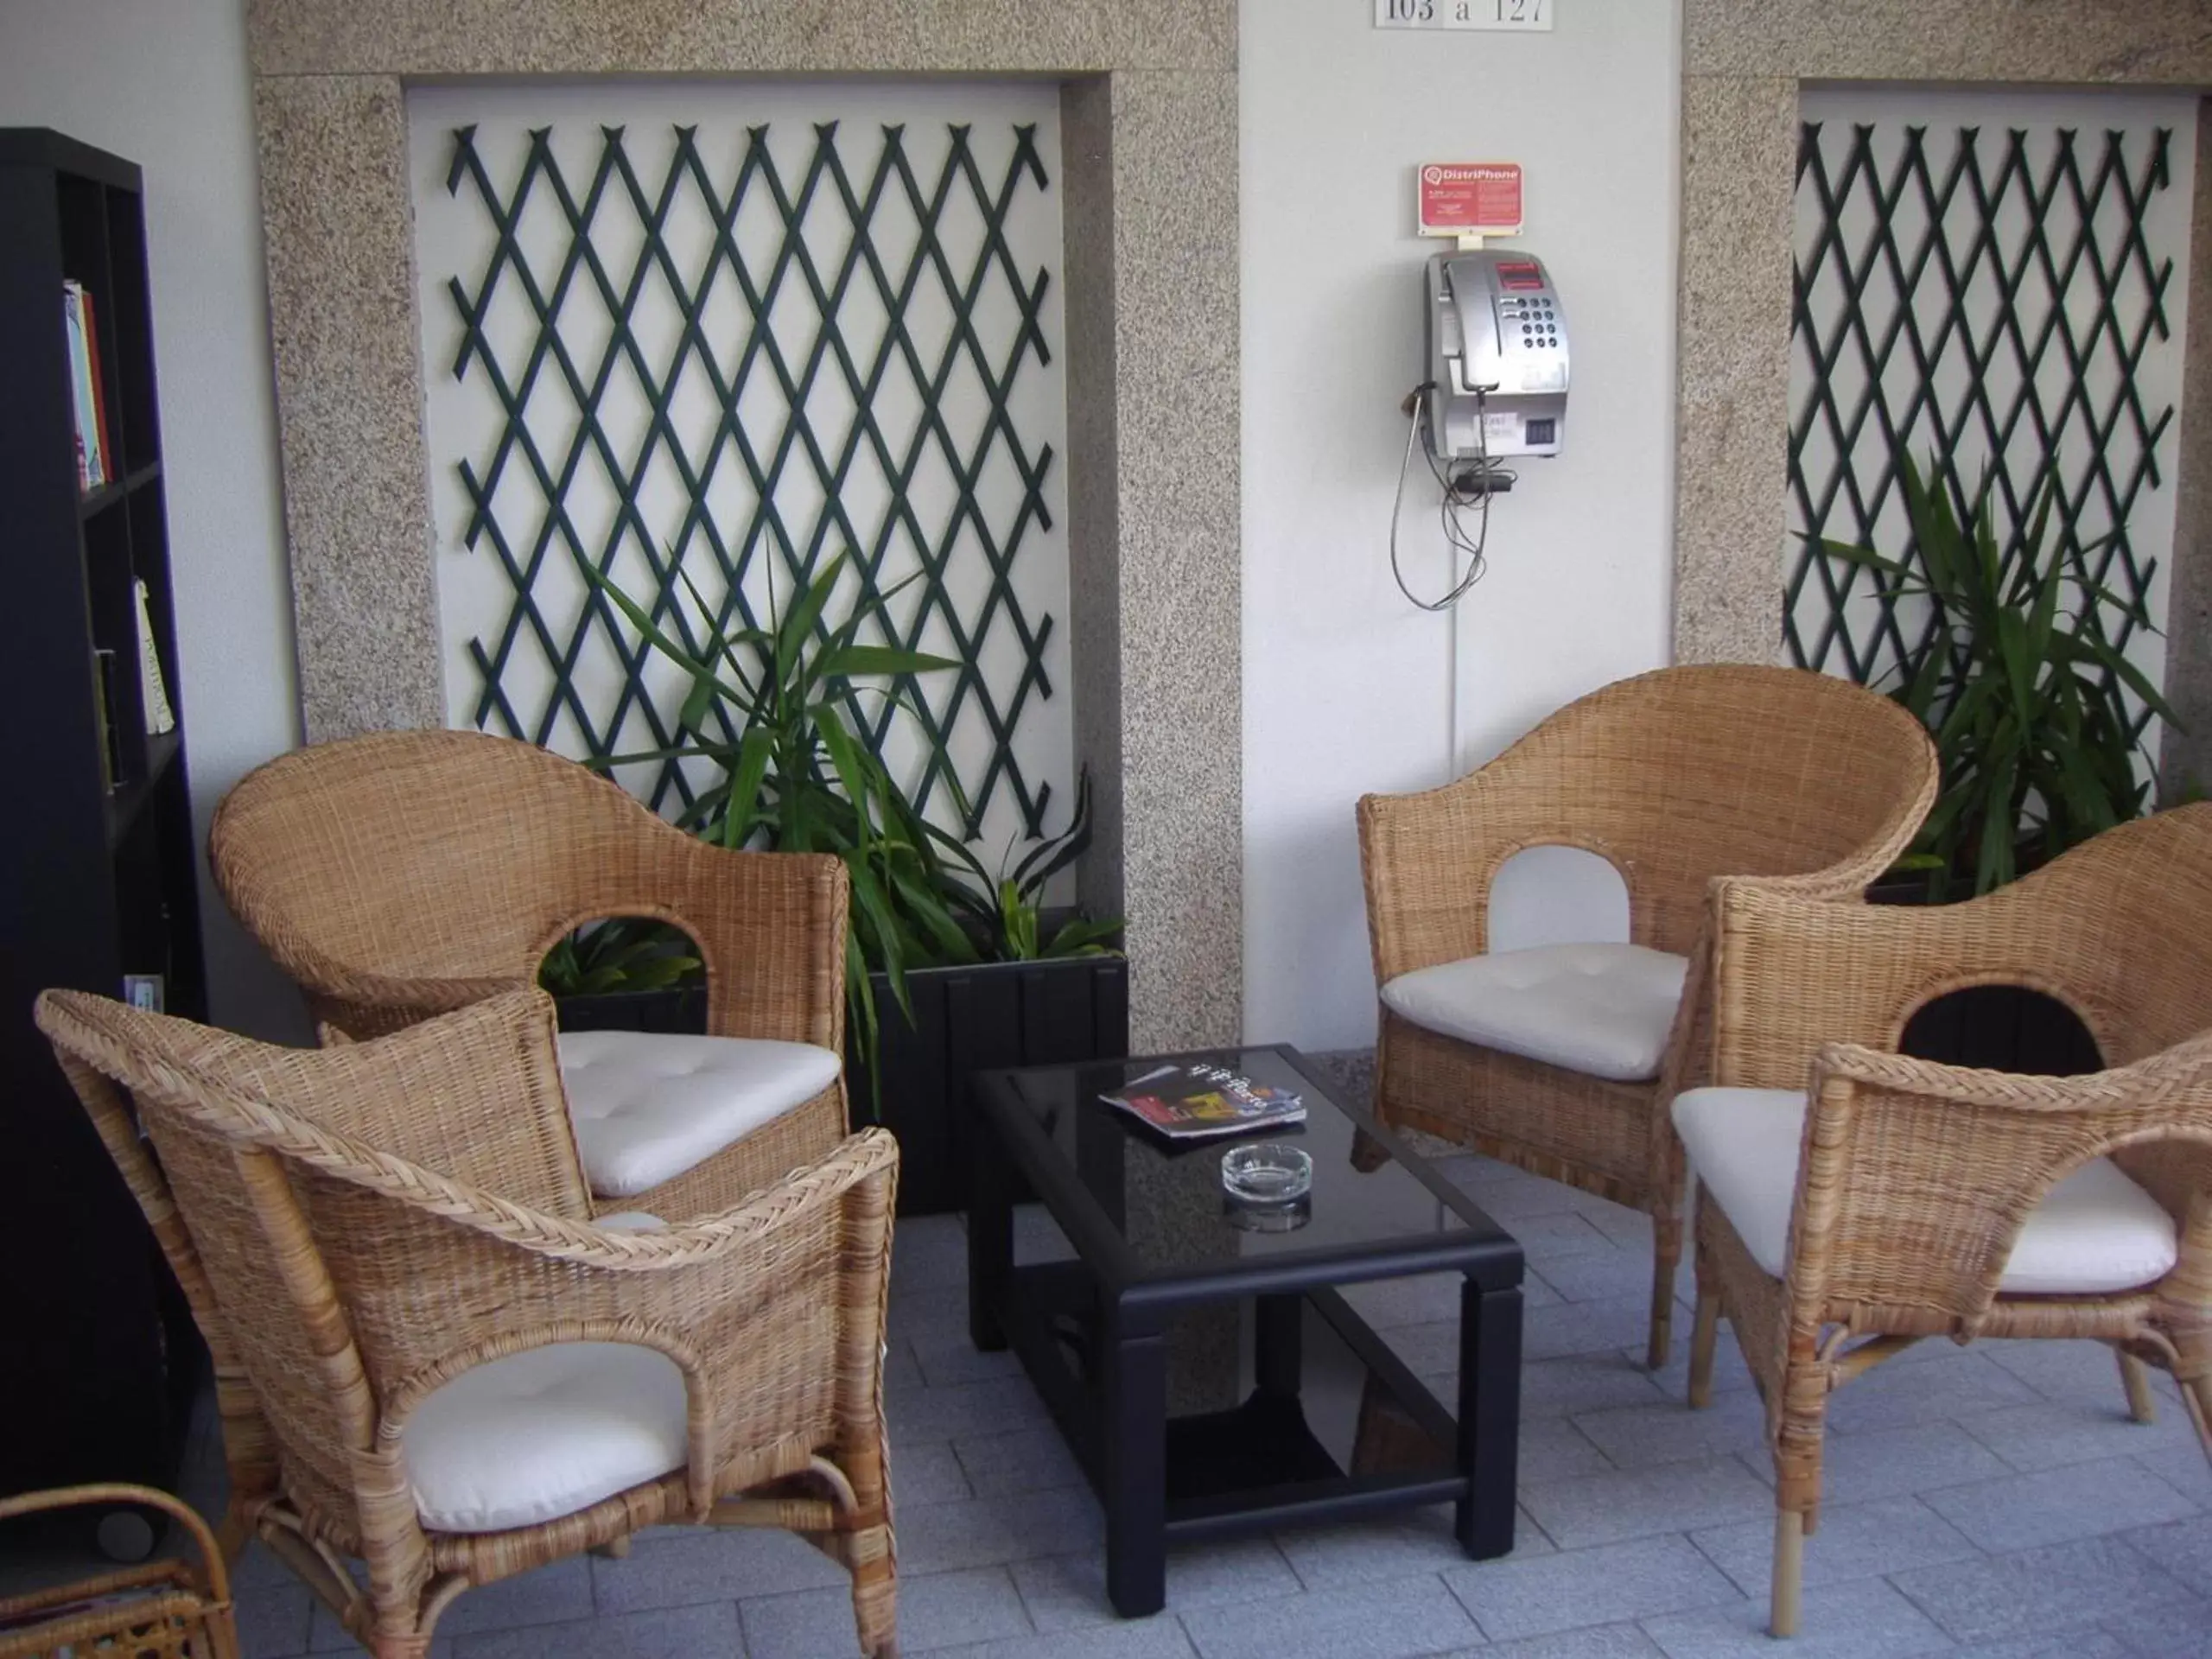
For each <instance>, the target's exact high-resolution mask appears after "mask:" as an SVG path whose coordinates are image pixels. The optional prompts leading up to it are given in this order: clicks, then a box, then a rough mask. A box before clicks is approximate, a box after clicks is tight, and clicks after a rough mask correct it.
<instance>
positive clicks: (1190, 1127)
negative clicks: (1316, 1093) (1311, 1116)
mask: <svg viewBox="0 0 2212 1659" xmlns="http://www.w3.org/2000/svg"><path fill="white" fill-rule="evenodd" d="M1099 1099H1101V1100H1103V1101H1104V1102H1105V1103H1107V1104H1108V1105H1109V1106H1111V1107H1113V1108H1115V1109H1116V1110H1119V1111H1124V1112H1127V1113H1128V1114H1129V1115H1130V1116H1132V1117H1135V1119H1136V1120H1137V1121H1138V1122H1141V1123H1144V1124H1146V1125H1147V1126H1148V1127H1150V1128H1154V1129H1156V1130H1158V1131H1159V1132H1160V1134H1161V1135H1166V1137H1167V1138H1168V1139H1169V1140H1171V1141H1206V1140H1211V1139H1212V1138H1213V1137H1214V1136H1216V1135H1241V1134H1243V1132H1244V1131H1245V1130H1247V1129H1266V1128H1280V1127H1281V1126H1282V1125H1284V1124H1287V1123H1303V1122H1305V1121H1306V1097H1305V1096H1303V1095H1299V1094H1294V1093H1293V1092H1292V1091H1291V1090H1287V1089H1278V1088H1275V1087H1274V1086H1273V1085H1272V1084H1264V1083H1255V1082H1253V1081H1252V1079H1251V1078H1249V1077H1244V1076H1243V1075H1242V1074H1240V1073H1238V1072H1236V1071H1230V1069H1229V1068H1228V1067H1226V1066H1220V1065H1163V1066H1160V1067H1158V1068H1157V1069H1155V1070H1154V1071H1147V1072H1146V1073H1145V1074H1144V1075H1143V1076H1142V1077H1132V1078H1131V1079H1130V1080H1129V1081H1128V1082H1127V1083H1125V1084H1122V1089H1121V1092H1120V1093H1118V1094H1111V1095H1106V1094H1102V1095H1101V1096H1099Z"/></svg>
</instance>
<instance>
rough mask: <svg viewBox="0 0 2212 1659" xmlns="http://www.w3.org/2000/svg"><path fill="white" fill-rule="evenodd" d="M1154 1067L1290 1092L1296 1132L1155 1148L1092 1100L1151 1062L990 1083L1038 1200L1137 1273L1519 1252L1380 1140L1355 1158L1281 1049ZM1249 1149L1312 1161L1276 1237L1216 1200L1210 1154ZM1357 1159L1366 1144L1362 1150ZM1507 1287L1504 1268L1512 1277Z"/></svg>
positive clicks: (1315, 1087) (1162, 1142)
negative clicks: (1436, 1248)
mask: <svg viewBox="0 0 2212 1659" xmlns="http://www.w3.org/2000/svg"><path fill="white" fill-rule="evenodd" d="M1167 1058H1173V1059H1179V1060H1183V1061H1190V1060H1195V1059H1201V1058H1203V1059H1205V1060H1206V1061H1209V1062H1211V1063H1214V1064H1218V1065H1225V1066H1228V1067H1230V1068H1231V1069H1232V1070H1234V1071H1237V1072H1240V1073H1242V1074H1243V1075H1244V1076H1246V1077H1250V1078H1251V1079H1252V1080H1253V1081H1254V1082H1255V1083H1260V1084H1268V1085H1271V1086H1273V1087H1276V1088H1281V1089H1287V1090H1293V1091H1294V1092H1296V1093H1298V1094H1299V1095H1300V1096H1303V1097H1304V1100H1305V1103H1306V1121H1305V1122H1303V1123H1299V1124H1289V1125H1283V1126H1279V1127H1276V1128H1269V1129H1266V1130H1256V1131H1249V1132H1247V1133H1244V1134H1241V1135H1223V1136H1220V1137H1217V1138H1214V1139H1211V1140H1205V1141H1197V1142H1195V1143H1192V1144H1184V1143H1179V1142H1174V1141H1168V1140H1166V1139H1165V1138H1163V1137H1162V1136H1161V1135H1159V1134H1158V1133H1156V1132H1155V1131H1154V1130H1152V1129H1150V1128H1147V1127H1146V1126H1144V1125H1143V1124H1141V1123H1140V1122H1137V1121H1136V1120H1135V1119H1134V1118H1133V1117H1132V1116H1130V1115H1129V1114H1128V1113H1126V1112H1124V1111H1122V1110H1120V1109H1117V1108H1115V1107H1112V1106H1109V1105H1108V1104H1107V1103H1105V1102H1104V1101H1103V1100H1102V1099H1101V1098H1100V1096H1101V1095H1102V1094H1106V1093H1111V1092H1115V1091H1117V1090H1121V1089H1122V1087H1124V1086H1125V1085H1126V1084H1129V1083H1131V1082H1132V1081H1134V1080H1135V1079H1136V1078H1138V1077H1142V1076H1144V1075H1145V1074H1146V1073H1147V1072H1148V1071H1153V1070H1154V1069H1156V1068H1157V1067H1158V1066H1160V1065H1161V1064H1162V1063H1163V1062H1162V1060H1161V1059H1160V1058H1140V1059H1130V1060H1113V1061H1102V1062H1097V1063H1094V1064H1090V1065H1071V1066H1065V1067H1046V1068H1038V1069H1033V1070H1029V1071H1014V1072H1007V1073H1001V1074H998V1075H997V1076H995V1077H992V1078H991V1079H990V1080H989V1089H990V1092H991V1095H992V1096H993V1098H994V1100H995V1105H996V1109H998V1110H999V1111H1001V1112H1009V1111H1010V1112H1013V1113H1014V1114H1016V1115H1018V1116H1019V1117H1020V1119H1021V1120H1023V1121H1024V1122H1025V1125H1026V1128H1027V1129H1029V1130H1033V1132H1034V1136H1035V1137H1036V1139H1034V1140H1032V1141H1031V1145H1030V1146H1029V1147H1028V1148H1027V1155H1025V1156H1022V1157H1020V1160H1019V1161H1020V1162H1022V1163H1024V1164H1025V1165H1027V1166H1029V1170H1030V1173H1031V1175H1032V1177H1033V1179H1035V1180H1036V1181H1037V1184H1038V1185H1039V1192H1040V1193H1041V1194H1042V1195H1043V1196H1045V1197H1046V1199H1047V1201H1048V1202H1051V1203H1052V1204H1053V1207H1055V1208H1057V1209H1061V1210H1063V1211H1065V1210H1067V1209H1069V1208H1071V1207H1073V1208H1078V1209H1081V1210H1084V1211H1089V1212H1090V1216H1089V1217H1088V1219H1090V1221H1091V1222H1092V1223H1093V1224H1100V1223H1103V1227H1104V1229H1105V1230H1107V1231H1108V1232H1109V1234H1110V1235H1111V1236H1113V1237H1115V1238H1117V1239H1118V1240H1119V1242H1120V1243H1121V1244H1122V1246H1123V1247H1125V1249H1126V1251H1127V1254H1128V1267H1129V1268H1132V1269H1134V1272H1135V1275H1136V1276H1139V1277H1141V1278H1144V1279H1147V1280H1153V1279H1175V1278H1183V1277H1202V1276H1204V1277H1211V1276H1217V1275H1219V1274H1223V1273H1224V1272H1227V1273H1230V1274H1234V1273H1236V1272H1237V1271H1239V1270H1240V1269H1243V1270H1255V1269H1262V1268H1268V1267H1270V1266H1277V1265H1280V1266H1282V1267H1289V1266H1291V1265H1293V1263H1294V1262H1295V1261H1296V1260H1298V1259H1300V1258H1342V1257H1349V1256H1365V1255H1389V1254H1390V1253H1392V1252H1393V1251H1394V1250H1395V1249H1399V1248H1401V1247H1413V1248H1414V1249H1418V1248H1420V1247H1421V1246H1422V1245H1424V1244H1432V1243H1433V1244H1450V1245H1464V1246H1465V1247H1468V1253H1469V1254H1470V1255H1489V1254H1491V1252H1490V1251H1488V1250H1485V1249H1484V1246H1491V1247H1494V1249H1495V1251H1496V1252H1497V1254H1498V1255H1500V1256H1503V1255H1509V1254H1510V1255H1514V1256H1517V1255H1518V1247H1517V1246H1516V1245H1515V1244H1514V1243H1513V1241H1512V1239H1511V1238H1510V1236H1508V1235H1507V1234H1506V1233H1505V1231H1504V1230H1503V1229H1502V1228H1500V1227H1499V1226H1498V1225H1497V1223H1495V1222H1494V1221H1492V1220H1491V1218H1490V1217H1488V1216H1486V1215H1484V1213H1483V1211H1481V1210H1480V1209H1479V1208H1478V1207H1477V1206H1476V1205H1475V1204H1474V1203H1473V1201H1472V1200H1471V1199H1469V1198H1467V1197H1466V1196H1465V1194H1463V1193H1461V1192H1459V1191H1458V1189H1456V1188H1455V1187H1453V1186H1452V1185H1451V1184H1450V1183H1449V1182H1447V1181H1446V1180H1445V1179H1443V1177H1442V1176H1441V1175H1440V1174H1438V1173H1435V1172H1434V1171H1433V1170H1429V1169H1427V1166H1421V1168H1420V1169H1418V1170H1417V1169H1415V1168H1414V1167H1412V1166H1408V1164H1407V1163H1406V1162H1403V1161H1402V1160H1401V1158H1400V1156H1399V1155H1398V1154H1399V1153H1401V1152H1402V1147H1399V1146H1398V1145H1397V1144H1396V1143H1395V1142H1390V1143H1388V1144H1389V1147H1390V1150H1389V1153H1388V1154H1386V1155H1383V1156H1382V1157H1380V1158H1379V1159H1378V1158H1376V1157H1375V1156H1372V1155H1370V1156H1366V1157H1363V1158H1361V1159H1359V1160H1357V1161H1355V1158H1354V1149H1355V1142H1356V1141H1358V1140H1360V1139H1362V1138H1363V1132H1362V1130H1361V1129H1360V1128H1359V1126H1358V1125H1357V1124H1356V1123H1355V1122H1353V1120H1352V1118H1351V1117H1350V1116H1347V1115H1346V1112H1345V1110H1344V1108H1343V1107H1341V1106H1340V1105H1338V1103H1337V1102H1336V1101H1335V1100H1333V1099H1332V1097H1331V1096H1330V1095H1329V1093H1328V1091H1327V1090H1326V1088H1325V1085H1324V1084H1322V1082H1321V1081H1320V1080H1319V1078H1318V1077H1315V1076H1313V1075H1312V1074H1311V1073H1309V1072H1308V1071H1306V1070H1305V1069H1304V1068H1302V1067H1300V1066H1299V1065H1296V1064H1294V1061H1293V1059H1292V1058H1291V1057H1290V1055H1289V1054H1288V1053H1287V1052H1285V1051H1283V1050H1281V1049H1279V1048H1272V1047H1269V1048H1244V1049H1226V1050H1217V1051H1210V1052H1207V1053H1205V1054H1204V1055H1181V1056H1171V1057H1167ZM1022 1138H1025V1139H1028V1138H1030V1137H1028V1136H1027V1135H1025V1136H1023V1137H1022ZM1039 1140H1041V1141H1042V1143H1043V1144H1042V1146H1041V1147H1039V1145H1038V1144H1037V1141H1039ZM1254 1141H1282V1142H1285V1143H1287V1144H1289V1145H1292V1146H1295V1147H1300V1148H1301V1149H1303V1150H1304V1151H1305V1152H1306V1153H1307V1154H1309V1155H1310V1156H1311V1157H1312V1159H1313V1190H1312V1192H1311V1193H1310V1194H1309V1195H1308V1196H1307V1198H1306V1199H1305V1200H1303V1201H1302V1204H1301V1205H1300V1213H1299V1214H1298V1215H1297V1216H1296V1217H1292V1219H1294V1220H1295V1223H1296V1224H1295V1225H1294V1226H1292V1227H1290V1228H1289V1229H1288V1230H1280V1231H1270V1230H1255V1227H1254V1226H1253V1221H1254V1219H1255V1218H1254V1217H1253V1215H1252V1213H1251V1211H1250V1210H1249V1207H1247V1206H1243V1205H1239V1204H1237V1203H1236V1202H1234V1201H1232V1200H1231V1199H1230V1198H1229V1197H1228V1196H1227V1194H1226V1193H1225V1192H1224V1190H1223V1187H1222V1181H1221V1160H1222V1156H1223V1154H1224V1153H1226V1152H1227V1151H1229V1150H1230V1148H1231V1147H1237V1146H1243V1145H1248V1144H1250V1143H1251V1142H1254ZM1367 1149H1368V1151H1369V1152H1370V1154H1372V1153H1374V1152H1375V1151H1376V1150H1378V1149H1379V1147H1378V1146H1377V1144H1376V1142H1374V1141H1372V1140H1371V1139H1369V1141H1368V1148H1367ZM1040 1154H1041V1155H1040ZM1363 1165H1369V1166H1371V1167H1363ZM1078 1219H1079V1218H1078V1217H1069V1220H1070V1223H1071V1225H1070V1229H1069V1230H1070V1231H1071V1233H1078V1232H1080V1230H1081V1229H1080V1228H1078V1227H1077V1225H1075V1223H1076V1222H1077V1220H1078ZM1501 1265H1503V1262H1501ZM1347 1276H1357V1275H1347ZM1519 1276H1520V1275H1519V1263H1518V1262H1517V1260H1516V1261H1514V1262H1512V1263H1511V1277H1512V1278H1513V1279H1514V1280H1517V1279H1518V1278H1519Z"/></svg>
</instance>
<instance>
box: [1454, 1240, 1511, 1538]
mask: <svg viewBox="0 0 2212 1659" xmlns="http://www.w3.org/2000/svg"><path fill="white" fill-rule="evenodd" d="M1520 1437H1521V1287H1519V1286H1518V1285H1516V1286H1514V1287H1512V1288H1511V1289H1510V1290H1484V1289H1483V1288H1482V1287H1480V1286H1479V1285H1478V1284H1477V1283H1476V1282H1475V1281H1474V1280H1473V1279H1472V1278H1469V1279H1468V1280H1467V1281H1466V1282H1465V1285H1464V1286H1462V1287H1461V1288H1460V1292H1459V1469H1460V1472H1462V1473H1463V1474H1465V1476H1466V1478H1467V1495H1466V1497H1463V1498H1461V1499H1460V1500H1459V1504H1458V1506H1457V1510H1456V1512H1455V1514H1454V1516H1453V1521H1454V1523H1455V1525H1454V1529H1455V1530H1456V1531H1457V1532H1458V1534H1459V1547H1460V1548H1462V1549H1464V1550H1465V1551H1466V1552H1467V1554H1470V1555H1471V1556H1473V1557H1474V1558H1475V1559H1476V1560H1486V1559H1487V1558H1489V1557H1491V1556H1493V1555H1503V1554H1505V1553H1506V1552H1507V1551H1508V1550H1510V1549H1511V1548H1513V1519H1514V1509H1513V1489H1514V1478H1515V1474H1516V1465H1518V1462H1519V1457H1520Z"/></svg>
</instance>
